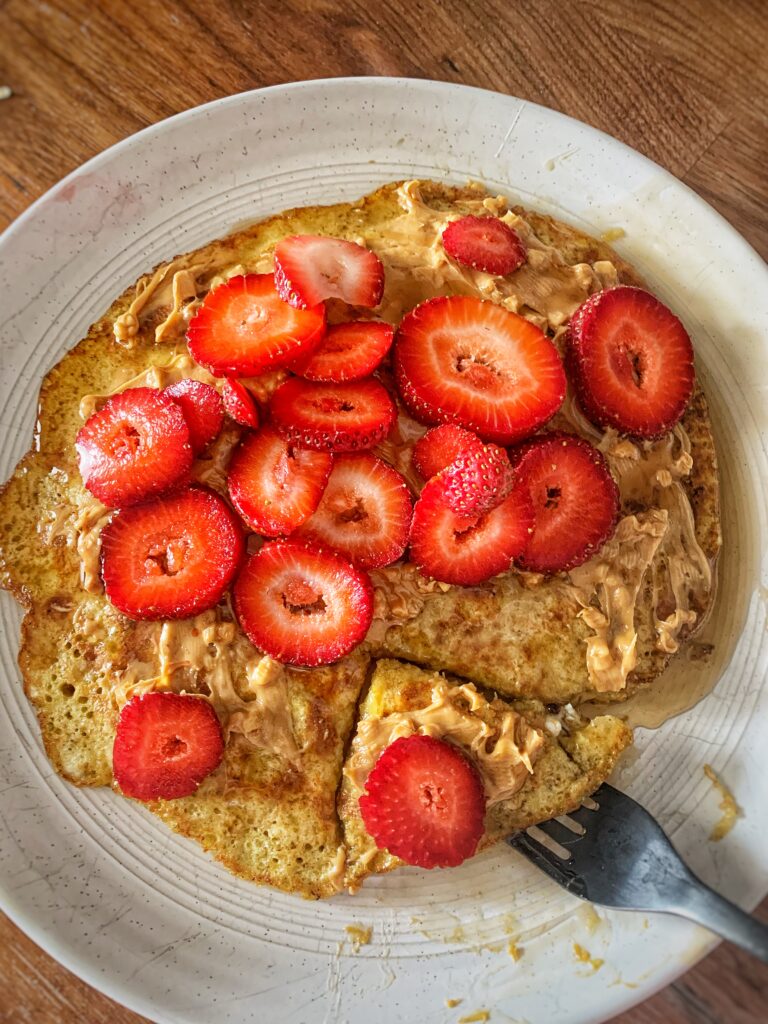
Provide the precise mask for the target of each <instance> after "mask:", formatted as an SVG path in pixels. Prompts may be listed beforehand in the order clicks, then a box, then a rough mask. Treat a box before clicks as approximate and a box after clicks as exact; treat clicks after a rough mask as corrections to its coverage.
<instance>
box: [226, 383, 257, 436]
mask: <svg viewBox="0 0 768 1024" xmlns="http://www.w3.org/2000/svg"><path fill="white" fill-rule="evenodd" d="M221 397H222V398H223V399H224V409H225V410H226V413H227V416H229V417H230V418H231V419H233V420H234V421H235V423H239V424H240V426H241V427H248V428H249V429H250V430H258V427H259V407H258V406H257V405H256V403H255V402H254V400H253V395H252V394H251V392H250V391H249V390H248V388H247V387H246V386H245V385H244V384H241V383H240V381H239V380H235V379H234V377H227V378H225V380H224V383H223V384H222V386H221Z"/></svg>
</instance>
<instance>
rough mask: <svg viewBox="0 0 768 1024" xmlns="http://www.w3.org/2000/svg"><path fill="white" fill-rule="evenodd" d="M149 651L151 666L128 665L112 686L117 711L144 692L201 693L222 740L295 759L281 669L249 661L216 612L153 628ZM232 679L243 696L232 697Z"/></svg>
mask: <svg viewBox="0 0 768 1024" xmlns="http://www.w3.org/2000/svg"><path fill="white" fill-rule="evenodd" d="M150 646H151V648H152V658H151V660H149V661H137V662H133V663H132V664H131V665H130V666H129V668H128V669H127V671H126V672H124V673H123V674H122V676H121V677H120V679H119V680H118V681H116V683H115V684H114V685H113V688H112V695H113V698H114V700H115V702H116V704H117V705H118V707H122V705H123V704H125V703H126V702H127V701H129V700H130V699H131V698H132V697H135V696H136V695H137V694H139V693H148V692H150V691H156V690H175V691H176V692H193V693H202V695H203V696H205V697H206V698H207V699H208V700H210V702H211V703H212V704H213V706H214V707H215V708H216V711H217V712H218V714H219V716H220V718H221V719H222V722H223V725H224V734H225V737H226V738H228V737H229V736H230V734H232V733H239V734H240V735H242V736H244V737H245V739H246V740H247V741H248V742H249V743H250V744H251V745H252V746H254V747H260V748H262V749H264V750H268V751H270V752H271V753H275V754H279V755H280V756H281V757H284V758H285V759H286V760H288V761H291V762H296V761H298V760H299V759H300V757H301V754H302V749H301V748H300V747H299V745H298V744H297V742H296V737H295V734H294V728H293V719H292V716H291V710H290V701H289V695H288V686H289V679H288V675H287V672H286V669H285V667H284V666H283V665H281V664H280V663H279V662H276V661H273V660H272V658H270V657H268V656H267V655H264V656H263V657H260V656H258V655H256V656H254V654H253V649H252V648H251V647H250V645H249V644H247V642H246V641H244V640H243V638H242V636H241V635H240V634H239V632H238V629H237V627H236V625H235V623H234V622H231V621H228V620H226V619H222V617H221V612H220V610H219V609H212V610H210V611H207V612H203V613H202V614H200V615H197V616H195V617H194V618H192V619H184V620H178V621H167V622H162V623H153V631H152V635H151V641H150ZM246 648H247V649H246ZM235 675H237V676H238V677H239V678H241V679H242V684H241V685H242V689H243V692H244V693H245V695H246V696H241V695H240V693H239V692H238V689H237V687H236V686H235ZM205 691H207V692H205ZM246 698H247V699H246Z"/></svg>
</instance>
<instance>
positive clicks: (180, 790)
mask: <svg viewBox="0 0 768 1024" xmlns="http://www.w3.org/2000/svg"><path fill="white" fill-rule="evenodd" d="M223 754H224V741H223V740H222V737H221V726H220V725H219V720H218V718H217V717H216V712H215V711H214V710H213V708H212V707H211V705H210V704H209V703H208V701H207V700H204V699H203V698H202V697H192V696H189V695H185V694H180V693H170V692H165V693H144V694H141V696H139V697H134V698H133V700H129V701H128V703H127V704H126V705H125V707H124V708H123V710H122V711H121V712H120V718H119V719H118V722H117V733H116V734H115V744H114V747H113V750H112V770H113V772H114V775H115V779H116V780H117V783H118V785H119V786H120V789H121V790H122V791H123V793H124V794H125V795H126V796H131V797H133V798H134V799H135V800H175V799H177V798H178V797H181V796H191V795H192V794H193V793H194V792H195V790H196V789H197V787H198V786H199V785H200V783H201V782H202V781H203V779H204V778H205V777H206V775H210V774H211V772H212V771H215V769H216V768H218V766H219V764H220V763H221V758H222V756H223Z"/></svg>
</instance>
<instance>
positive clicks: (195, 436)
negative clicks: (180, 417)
mask: <svg viewBox="0 0 768 1024" xmlns="http://www.w3.org/2000/svg"><path fill="white" fill-rule="evenodd" d="M163 394H164V395H167V396H168V397H169V398H172V399H173V400H174V402H176V404H177V405H178V406H179V407H180V409H181V411H182V412H183V413H184V419H185V420H186V421H187V426H188V427H189V442H190V444H191V445H192V451H193V452H194V454H195V455H199V454H200V453H201V452H203V451H205V449H206V448H207V447H208V445H209V444H210V443H211V441H213V439H214V438H215V437H218V435H219V431H220V430H221V428H222V426H223V425H224V405H223V403H222V401H221V395H220V394H219V393H218V391H217V390H216V388H212V387H211V385H210V384H205V383H204V382H203V381H201V380H195V379H194V378H193V377H185V378H184V379H183V380H180V381H178V383H176V384H169V385H168V387H167V388H163Z"/></svg>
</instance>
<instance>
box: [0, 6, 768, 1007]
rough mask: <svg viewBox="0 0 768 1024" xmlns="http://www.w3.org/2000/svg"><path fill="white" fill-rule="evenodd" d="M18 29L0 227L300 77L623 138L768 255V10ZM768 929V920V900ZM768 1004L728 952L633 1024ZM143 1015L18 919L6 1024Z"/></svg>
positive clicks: (428, 15) (5, 38)
mask: <svg viewBox="0 0 768 1024" xmlns="http://www.w3.org/2000/svg"><path fill="white" fill-rule="evenodd" d="M0 17H1V18H2V22H0V24H2V30H1V31H0V85H6V84H7V85H8V86H10V87H11V89H12V90H13V96H12V97H11V98H10V99H7V100H2V101H0V228H2V227H5V226H6V225H7V224H8V223H10V222H11V221H12V220H13V219H14V218H15V217H16V216H18V214H19V213H21V212H22V211H23V210H24V209H25V208H26V207H27V206H28V205H29V204H30V203H31V202H32V201H33V200H34V199H35V198H37V196H39V195H41V194H42V193H43V192H44V191H45V190H46V189H47V188H49V187H50V186H51V185H53V184H54V183H55V182H56V181H58V180H59V179H60V178H61V177H62V176H63V175H64V174H66V173H68V172H69V171H71V170H72V169H73V168H75V167H77V166H78V165H79V164H81V163H82V162H83V161H84V160H87V159H88V158H89V157H91V156H93V155H94V154H96V153H98V152H100V151H101V150H102V149H104V148H106V147H107V146H110V145H112V144H113V143H114V142H117V141H118V140H119V139H122V138H124V137H125V136H127V135H130V134H131V133H132V132H135V131H138V130H139V129H140V128H143V127H145V126H146V125H149V124H152V123H154V122H155V121H158V120H160V119H161V118H164V117H168V116H169V115H171V114H175V113H177V112H178V111H180V110H184V109H186V108H188V107H191V106H195V105H196V104H198V103H204V102H206V101H208V100H211V99H215V98H217V97H220V96H225V95H228V94H230V93H234V92H240V91H242V90H245V89H253V88H257V87H259V86H264V85H273V84H276V83H280V82H288V81H293V80H296V79H306V78H321V77H328V76H340V75H382V74H383V75H411V76H415V77H421V78H437V79H443V80H446V81H453V82H464V83H467V84H469V85H478V86H483V87H485V88H490V89H497V90H499V91H501V92H508V93H512V94H514V95H517V96H521V97H523V98H525V99H528V100H531V101H534V102H537V103H543V104H545V105H547V106H550V107H553V108H555V109H558V110H562V111H564V112H565V113H567V114H570V115H571V116H573V117H576V118H579V119H581V120H583V121H586V122H587V123H589V124H593V125H595V126H596V127H597V128H601V129H602V130H604V131H607V132H609V133H610V134H612V135H614V136H616V137H617V138H619V139H621V140H622V141H624V142H626V143H628V144H629V145H630V146H633V147H635V148H636V149H638V150H639V151H640V152H642V153H644V154H645V155H647V156H649V157H651V158H652V159H653V160H656V161H657V162H658V163H660V164H661V165H663V166H664V167H666V168H668V169H669V170H670V171H672V173H673V174H676V175H677V176H678V177H679V178H681V179H682V180H683V181H685V182H686V183H687V184H689V185H690V186H691V187H692V188H694V189H695V190H696V191H697V192H699V193H700V194H701V195H702V196H703V197H704V198H705V199H706V200H707V201H708V202H709V203H711V204H712V205H713V206H714V207H715V208H716V209H718V210H719V211H720V212H721V213H722V214H723V215H724V216H725V217H726V218H727V219H728V220H729V221H730V222H731V223H732V224H733V225H734V226H735V227H736V228H737V229H738V230H739V231H740V232H741V233H742V234H743V235H744V237H745V238H747V240H748V241H750V242H751V243H752V245H754V246H755V248H756V249H757V250H758V251H759V252H760V253H761V254H762V255H763V256H768V174H766V166H767V164H768V60H766V56H765V55H766V53H767V52H768V3H766V2H765V0H730V2H729V0H720V2H718V0H657V2H646V0H578V2H577V0H571V2H568V0H518V2H513V3H510V2H509V0H474V2H471V3H468V2H467V0H443V2H437V0H411V2H407V0H377V2H376V3H371V2H370V0H347V2H345V3H343V4H342V3H334V2H330V0H283V2H281V3H279V4H277V3H270V2H245V0H188V2H182V0H163V2H162V3H149V2H139V0H137V2H136V3H133V4H131V3H127V2H124V0H103V2H101V3H99V4H95V3H93V0H49V2H40V0H5V2H2V0H0ZM760 913H761V916H762V918H763V920H767V921H768V901H766V903H764V904H763V906H762V908H761V910H760ZM766 1007H768V968H767V967H763V966H760V965H757V964H755V963H754V962H753V961H752V960H750V959H749V958H748V957H747V956H746V955H744V954H741V953H738V952H736V951H735V950H733V949H732V948H726V947H720V948H719V949H718V950H717V951H716V952H715V953H714V954H712V955H711V956H710V957H708V958H707V959H706V960H705V961H704V962H703V963H702V964H700V965H699V966H697V967H695V968H694V969H693V970H691V971H690V972H689V973H688V974H686V975H685V976H684V977H683V978H681V979H680V980H679V981H678V982H676V983H675V984H674V985H672V986H670V987H669V988H668V989H666V990H665V991H664V992H662V993H660V994H659V995H657V996H655V997H654V998H652V999H651V1000H649V1001H648V1002H646V1003H645V1004H643V1005H642V1006H640V1007H637V1008H636V1009H634V1010H632V1011H630V1012H628V1013H626V1014H623V1015H622V1016H620V1017H618V1018H616V1021H615V1024H761V1022H764V1021H766V1019H768V1010H767V1009H766ZM140 1019H141V1018H139V1017H137V1016H135V1015H134V1014H132V1013H130V1012H129V1011H127V1010H123V1009H121V1008H120V1007H118V1006H116V1005H115V1004H114V1003H111V1002H110V1001H109V1000H107V999H105V998H104V997H102V996H100V995H98V994H97V993H95V992H94V991H93V990H91V989H90V988H88V986H87V985H85V984H84V983H82V982H80V981H79V980H77V979H76V978H74V977H73V976H72V975H71V974H70V973H69V972H67V971H66V970H65V969H64V968H62V967H60V966H59V965H58V964H56V963H55V962H54V961H53V960H51V959H50V958H49V957H47V956H46V955H45V954H43V953H42V952H41V951H40V950H39V949H38V948H37V947H36V946H35V945H34V944H33V943H32V942H31V941H30V940H29V939H27V938H26V937H25V936H24V935H22V933H21V932H19V931H18V929H16V928H15V927H14V926H13V925H12V924H11V923H10V922H9V921H8V920H7V919H5V918H2V917H0V1022H2V1024H28V1022H32V1021H34V1022H35V1024H75V1022H77V1024H80V1022H82V1021H87V1022H88V1024H102V1022H104V1024H107V1022H109V1024H136V1022H139V1021H140ZM446 1019H450V1015H448V1014H447V1015H446ZM492 1019H493V1018H492ZM536 1024H544V1022H536Z"/></svg>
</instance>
